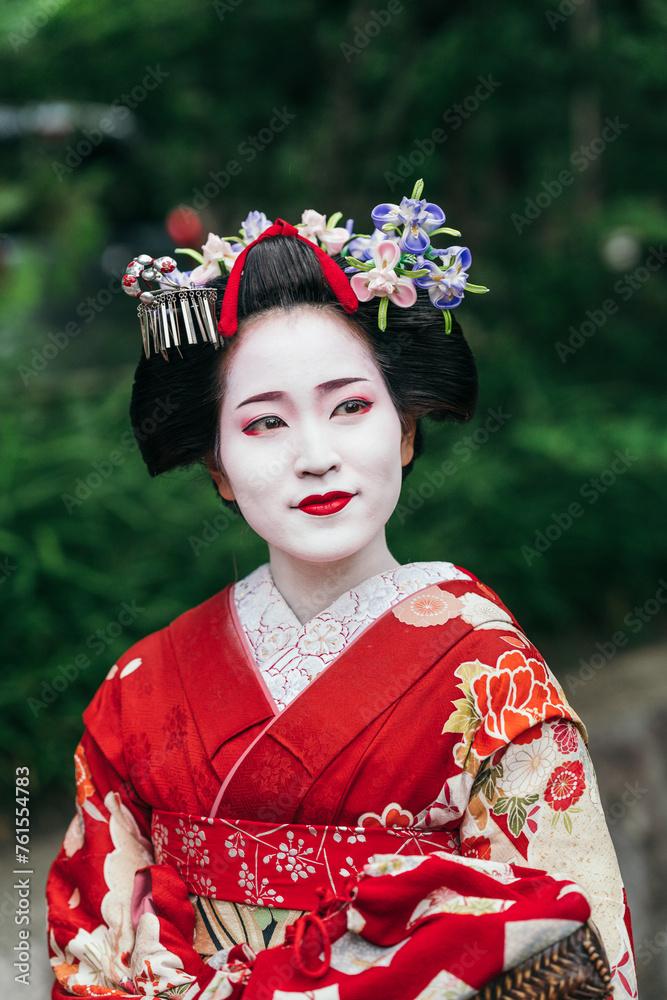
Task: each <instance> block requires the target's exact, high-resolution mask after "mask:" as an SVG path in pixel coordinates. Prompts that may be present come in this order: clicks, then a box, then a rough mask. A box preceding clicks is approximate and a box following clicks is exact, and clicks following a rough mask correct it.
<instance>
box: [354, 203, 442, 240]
mask: <svg viewBox="0 0 667 1000" xmlns="http://www.w3.org/2000/svg"><path fill="white" fill-rule="evenodd" d="M371 218H372V220H373V222H374V223H375V225H376V226H377V227H378V229H381V228H382V226H384V225H386V223H388V222H394V223H403V227H404V228H403V234H402V236H401V238H400V247H401V250H403V251H404V253H424V252H425V251H426V250H428V248H429V246H430V240H429V237H428V234H429V233H430V232H432V231H433V230H434V229H439V228H440V226H442V224H443V223H444V221H445V213H444V212H443V210H442V209H441V208H440V206H439V205H435V204H434V203H433V202H432V201H426V199H424V198H403V200H402V201H401V204H400V205H394V204H392V203H390V202H385V203H384V204H382V205H376V206H375V208H374V209H373V211H372V212H371Z"/></svg>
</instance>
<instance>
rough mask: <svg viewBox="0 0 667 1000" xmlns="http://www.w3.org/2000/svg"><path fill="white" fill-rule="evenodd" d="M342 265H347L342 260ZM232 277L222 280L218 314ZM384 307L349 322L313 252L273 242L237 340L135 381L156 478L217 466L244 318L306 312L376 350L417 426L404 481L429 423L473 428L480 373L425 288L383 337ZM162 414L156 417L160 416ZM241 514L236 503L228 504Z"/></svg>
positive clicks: (396, 399) (252, 284)
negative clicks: (231, 365) (327, 317)
mask: <svg viewBox="0 0 667 1000" xmlns="http://www.w3.org/2000/svg"><path fill="white" fill-rule="evenodd" d="M334 259H335V260H336V261H337V262H338V263H340V264H341V265H342V266H345V265H344V262H343V261H342V259H341V258H334ZM227 280H228V279H227V277H220V278H215V279H213V280H212V281H210V282H209V286H210V287H215V288H217V289H218V299H217V303H216V311H217V315H218V316H219V315H220V307H221V303H222V297H223V294H224V289H225V287H226V284H227ZM378 304H379V299H377V298H372V299H371V300H370V301H369V302H360V303H359V308H358V310H357V311H356V312H354V313H352V314H348V313H346V312H345V311H344V310H343V307H342V306H341V305H340V303H339V302H338V300H337V298H336V296H335V295H334V293H333V292H332V291H331V288H330V287H329V285H328V283H327V282H326V280H325V278H324V275H323V273H322V269H321V267H320V264H319V262H318V260H317V258H316V256H315V254H314V253H313V252H312V250H311V249H310V248H309V247H308V246H306V244H304V243H302V242H301V241H300V240H296V239H294V238H292V237H289V236H272V237H269V238H267V239H265V240H262V241H261V242H260V243H258V244H257V245H256V246H254V247H253V248H252V250H250V251H249V253H248V255H247V257H246V261H245V266H244V269H243V275H242V278H241V282H240V285H239V296H238V321H239V328H240V330H239V333H237V334H235V335H234V336H233V337H231V338H229V339H227V340H226V341H225V343H224V345H223V346H222V347H221V348H220V349H218V350H215V349H214V347H213V346H212V345H211V344H197V345H185V346H184V347H183V348H182V356H181V355H180V354H179V352H178V351H177V350H176V349H175V348H171V349H169V351H168V360H166V359H165V358H164V357H162V355H160V354H157V355H153V356H152V357H150V358H145V357H142V358H141V360H140V362H139V365H138V367H137V371H136V374H135V378H134V386H133V390H132V402H131V407H130V419H131V421H132V429H133V431H134V434H135V437H136V439H137V442H138V444H139V448H140V450H141V454H142V457H143V459H144V461H145V463H146V465H147V467H148V471H149V472H150V474H151V476H158V475H160V473H163V472H168V471H169V470H171V469H175V468H177V467H179V466H189V465H193V464H194V463H198V462H199V463H201V462H206V461H214V462H215V461H216V455H217V440H218V425H219V417H218V415H219V410H220V401H221V398H222V393H223V392H224V370H225V365H226V360H227V358H228V357H229V356H230V355H231V352H232V351H233V349H234V343H235V342H238V341H237V338H238V336H242V325H243V321H244V320H245V319H248V318H249V317H251V316H252V317H254V316H257V315H258V314H260V313H265V312H267V311H269V310H273V309H288V310H289V309H294V308H295V307H297V306H302V305H308V306H313V307H315V308H325V309H327V310H329V311H332V312H334V313H336V314H338V315H340V316H341V317H342V318H344V319H345V321H346V322H347V323H348V324H349V325H350V327H351V328H353V329H356V331H357V332H358V333H359V334H360V335H361V336H362V338H363V339H364V341H365V342H366V344H367V345H368V346H369V347H370V348H371V350H372V353H373V355H374V357H375V359H376V363H377V365H378V367H379V369H380V370H381V372H382V374H383V376H384V379H385V382H386V384H387V388H388V391H389V394H390V396H391V399H392V401H393V403H394V406H395V407H396V410H397V411H398V413H399V414H400V416H401V420H402V422H403V425H404V427H405V426H406V423H405V417H406V416H412V417H415V418H416V420H417V432H416V435H415V454H414V458H413V460H412V461H411V462H410V463H409V464H408V465H406V466H404V468H403V478H405V476H406V475H408V473H409V472H410V470H411V469H412V465H413V462H414V459H416V458H417V457H418V456H419V455H420V454H421V452H422V449H423V434H422V428H421V423H420V421H421V418H422V417H429V418H431V419H433V420H437V421H443V420H458V421H467V420H470V418H471V417H472V415H473V413H474V411H475V406H476V403H477V392H478V381H477V368H476V365H475V360H474V358H473V355H472V352H471V350H470V347H469V346H468V344H467V342H466V340H465V337H464V336H463V331H462V330H461V327H460V325H459V323H458V322H457V320H456V318H455V317H454V315H452V330H451V333H450V334H446V333H445V324H444V321H443V316H442V313H441V311H440V310H439V309H435V308H434V307H433V305H432V304H431V301H430V299H429V296H428V293H427V292H426V291H425V290H423V289H417V301H416V302H415V304H414V305H413V306H411V307H410V308H407V309H402V308H400V307H398V306H395V305H394V304H393V303H392V302H390V303H389V307H388V313H387V329H386V330H384V331H382V330H380V329H378V325H377V312H378ZM158 413H159V414H160V415H161V417H160V416H157V414H158ZM225 503H227V504H228V505H230V506H233V507H234V508H235V509H237V510H238V508H237V507H236V505H235V504H232V503H231V502H230V501H225Z"/></svg>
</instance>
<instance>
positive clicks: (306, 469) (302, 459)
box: [294, 426, 341, 477]
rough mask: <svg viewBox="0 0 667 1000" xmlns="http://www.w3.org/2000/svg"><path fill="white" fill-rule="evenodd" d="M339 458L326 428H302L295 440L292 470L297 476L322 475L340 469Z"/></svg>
mask: <svg viewBox="0 0 667 1000" xmlns="http://www.w3.org/2000/svg"><path fill="white" fill-rule="evenodd" d="M340 467H341V460H340V455H339V453H338V451H337V449H336V448H335V446H334V442H333V441H332V439H331V434H330V433H328V428H326V427H322V426H311V427H309V428H304V429H303V430H302V433H301V434H300V435H299V439H298V441H297V442H296V457H295V460H294V471H295V473H296V474H297V476H302V477H303V476H309V475H310V476H324V475H326V473H327V472H330V471H332V470H334V471H335V470H336V469H340Z"/></svg>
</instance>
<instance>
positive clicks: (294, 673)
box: [234, 562, 470, 709]
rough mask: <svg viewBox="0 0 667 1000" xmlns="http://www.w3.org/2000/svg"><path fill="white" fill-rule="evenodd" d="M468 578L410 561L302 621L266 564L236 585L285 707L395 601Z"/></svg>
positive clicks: (265, 672) (239, 604)
mask: <svg viewBox="0 0 667 1000" xmlns="http://www.w3.org/2000/svg"><path fill="white" fill-rule="evenodd" d="M469 579H470V577H469V576H468V575H467V574H466V573H463V572H462V571H461V570H459V569H456V567H455V566H453V565H452V563H448V562H415V563H407V564H406V565H405V566H398V567H397V568H396V569H393V570H388V571H387V572H385V573H379V574H378V575H377V576H372V577H370V579H368V580H365V581H364V582H363V583H362V584H360V585H359V586H358V587H355V588H354V590H350V591H347V593H345V594H342V595H341V596H340V597H339V598H338V599H337V600H335V601H334V602H333V604H331V605H330V606H329V607H328V608H326V609H325V610H324V611H322V612H320V614H319V615H315V617H314V618H311V619H310V621H308V622H306V623H305V624H304V625H302V624H301V622H300V621H299V620H298V618H297V617H296V615H295V614H294V612H293V611H292V609H291V608H290V607H289V605H288V604H287V602H286V601H285V599H284V598H283V596H282V594H281V593H280V591H279V590H278V588H277V587H276V585H275V583H274V582H273V577H272V576H271V570H270V568H269V564H268V563H264V564H263V565H262V566H259V567H258V568H257V569H256V570H253V572H252V573H250V574H249V575H248V576H246V577H244V579H243V580H239V581H238V583H236V584H235V585H234V602H235V605H236V610H237V612H238V616H239V620H240V622H241V625H242V627H243V630H244V632H245V634H246V637H247V639H248V642H249V643H250V647H251V649H252V651H253V653H254V655H255V660H256V663H257V666H258V667H259V670H260V671H261V673H262V676H263V678H264V680H265V682H266V684H267V687H268V689H269V692H270V694H271V696H272V697H273V698H274V700H275V701H276V703H277V704H278V706H279V707H280V708H281V709H282V708H285V707H286V706H287V705H289V703H290V702H291V701H292V700H293V699H294V698H296V696H297V695H298V694H299V693H300V692H301V691H303V690H304V688H305V687H307V685H308V684H309V683H310V682H311V681H312V680H314V679H315V677H317V676H318V675H319V674H320V673H321V672H322V671H323V670H324V669H325V667H327V666H328V665H329V664H330V663H331V661H332V660H333V659H335V657H336V656H338V654H339V653H340V652H342V650H343V649H344V648H345V646H347V645H348V643H350V642H351V641H352V640H353V639H356V638H357V636H358V635H359V634H360V633H361V632H362V631H363V630H364V629H365V628H367V627H368V626H369V625H371V624H372V623H373V622H374V621H376V620H377V619H378V618H379V617H380V616H381V615H383V614H384V613H385V611H388V610H389V609H390V608H391V607H393V605H394V604H398V602H399V601H402V600H403V599H404V598H405V597H408V596H409V595H410V594H413V593H415V592H416V591H417V590H421V589H422V588H423V587H428V586H429V585H430V584H433V583H439V582H442V581H446V580H469Z"/></svg>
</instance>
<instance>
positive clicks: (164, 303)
mask: <svg viewBox="0 0 667 1000" xmlns="http://www.w3.org/2000/svg"><path fill="white" fill-rule="evenodd" d="M423 189H424V182H423V180H418V181H417V183H416V184H415V186H414V188H413V191H412V194H411V196H410V197H409V198H403V200H402V201H401V203H400V205H395V204H392V203H382V204H380V205H376V206H375V208H374V209H373V211H372V212H371V219H372V221H373V224H374V226H375V229H374V231H373V233H371V234H370V235H364V234H358V233H354V232H353V229H354V222H353V220H352V219H348V220H347V222H346V224H345V226H340V225H339V222H340V220H341V218H342V214H341V213H340V212H336V213H335V214H334V215H332V216H330V217H329V218H328V219H327V217H326V216H325V215H322V214H320V213H319V212H316V211H315V210H314V209H306V211H304V212H303V213H302V215H301V222H300V223H297V224H296V226H294V227H293V226H291V225H290V224H289V223H284V222H282V220H277V222H276V223H273V222H271V220H270V219H267V217H266V215H265V214H264V212H257V211H253V212H250V213H249V214H248V215H247V217H246V218H245V219H244V221H243V222H242V223H241V227H240V229H239V231H238V234H237V235H234V236H216V235H215V234H214V233H209V234H208V239H207V240H206V243H205V244H204V245H203V246H202V248H201V253H200V252H199V251H197V250H193V249H191V248H189V247H181V248H180V249H177V250H176V251H175V252H176V253H179V254H186V255H188V256H189V257H191V258H193V259H194V260H195V261H196V264H197V266H196V267H195V268H193V269H192V270H191V271H181V270H179V269H178V267H177V265H176V261H175V260H174V259H173V258H172V257H158V258H152V257H149V256H148V255H147V254H142V255H140V256H139V257H137V258H135V259H134V260H132V261H131V262H130V264H129V265H128V267H127V269H126V273H125V276H124V277H123V289H124V291H126V292H127V293H128V294H129V295H132V296H136V297H138V298H139V308H138V314H139V320H140V323H141V331H142V337H143V341H144V350H145V351H146V355H147V356H148V355H149V353H150V351H149V348H150V342H151V340H152V342H153V346H154V349H155V351H156V352H157V351H160V352H162V354H164V355H165V357H166V354H165V351H166V349H167V348H168V347H171V346H175V347H178V348H180V345H181V328H180V322H179V311H178V310H177V309H176V308H175V306H176V304H178V305H179V306H180V313H181V316H182V318H183V324H184V327H185V336H186V338H187V342H188V343H189V344H196V343H197V333H199V335H200V337H201V340H202V341H203V342H210V343H212V344H214V345H215V346H216V347H217V346H218V344H219V338H218V330H220V326H219V325H218V328H217V329H216V321H215V315H214V303H215V300H216V295H217V292H216V290H215V289H212V288H205V287H203V286H205V285H206V284H207V283H208V282H209V281H210V280H211V279H212V278H216V277H219V276H221V275H231V273H232V271H233V269H234V266H235V264H236V261H237V259H238V258H239V257H240V256H241V255H243V256H244V257H245V253H244V251H245V250H246V249H247V248H248V247H249V246H250V245H251V244H252V243H254V242H255V241H256V240H258V239H259V238H261V237H262V235H263V234H264V233H267V230H269V229H271V228H272V227H274V229H279V230H280V231H282V232H284V231H285V229H281V227H286V230H287V232H288V233H291V235H293V236H298V237H299V238H301V239H302V240H305V241H308V242H309V243H312V244H313V246H314V247H315V248H316V252H317V253H318V254H319V255H320V262H321V264H322V265H323V266H325V265H328V263H329V261H328V257H334V256H336V255H341V256H343V258H344V260H345V262H346V264H347V267H345V269H344V270H345V274H347V275H348V276H349V284H350V288H351V290H352V293H353V294H352V295H350V293H349V291H348V292H347V293H346V294H345V295H343V296H342V301H344V302H345V308H346V309H347V310H348V311H350V309H352V308H354V307H355V305H354V303H355V297H356V300H357V301H358V302H368V301H369V300H371V299H373V298H379V300H380V303H379V307H378V326H379V328H380V329H381V330H385V329H386V326H387V310H388V306H389V302H390V301H391V302H393V303H394V305H396V306H400V307H401V308H402V309H406V308H409V307H410V306H412V305H414V303H415V302H416V300H417V288H423V289H425V290H426V291H428V294H429V298H430V300H431V303H432V304H433V306H435V308H436V309H440V310H441V311H442V314H443V317H444V321H445V333H450V332H451V329H452V320H451V312H450V311H451V310H452V309H455V308H456V306H458V305H459V304H460V302H461V300H462V299H463V296H464V294H465V292H474V293H483V292H488V288H485V287H484V286H483V285H473V284H472V283H471V282H470V280H469V276H468V268H469V267H470V263H471V260H472V257H471V254H470V250H469V249H468V248H467V247H462V246H450V247H446V248H445V249H437V248H436V247H434V246H433V245H432V243H431V240H432V239H433V238H434V237H436V236H440V235H442V234H447V235H449V236H460V235H461V234H460V232H458V230H456V229H450V228H449V227H447V226H444V225H443V223H444V222H445V213H444V212H443V210H442V209H441V208H440V206H439V205H436V204H434V203H433V202H430V201H426V199H424V198H422V197H421V195H422V192H423ZM267 235H268V236H272V235H274V233H273V232H272V233H267ZM323 254H326V255H328V256H323ZM240 266H241V267H243V263H241V265H240ZM332 266H333V265H332ZM326 269H327V268H326V266H325V271H326ZM334 270H335V269H334ZM336 273H338V272H336ZM341 277H342V276H341ZM140 279H141V281H143V282H144V283H145V285H147V286H148V287H147V288H144V287H143V286H142V284H141V281H140ZM236 283H237V284H238V282H236ZM153 284H156V285H158V286H159V287H158V288H157V289H153V288H151V285H153ZM232 284H234V281H232ZM345 288H347V285H345ZM338 297H339V298H341V295H340V293H339V295H338ZM348 298H349V299H351V303H349V302H347V301H345V300H346V299H348ZM225 301H226V300H225ZM235 329H236V322H235V321H234V323H233V325H232V326H231V333H233V332H234V330H235ZM224 335H225V336H228V335H231V334H230V333H228V332H227V333H225V334H224Z"/></svg>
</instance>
